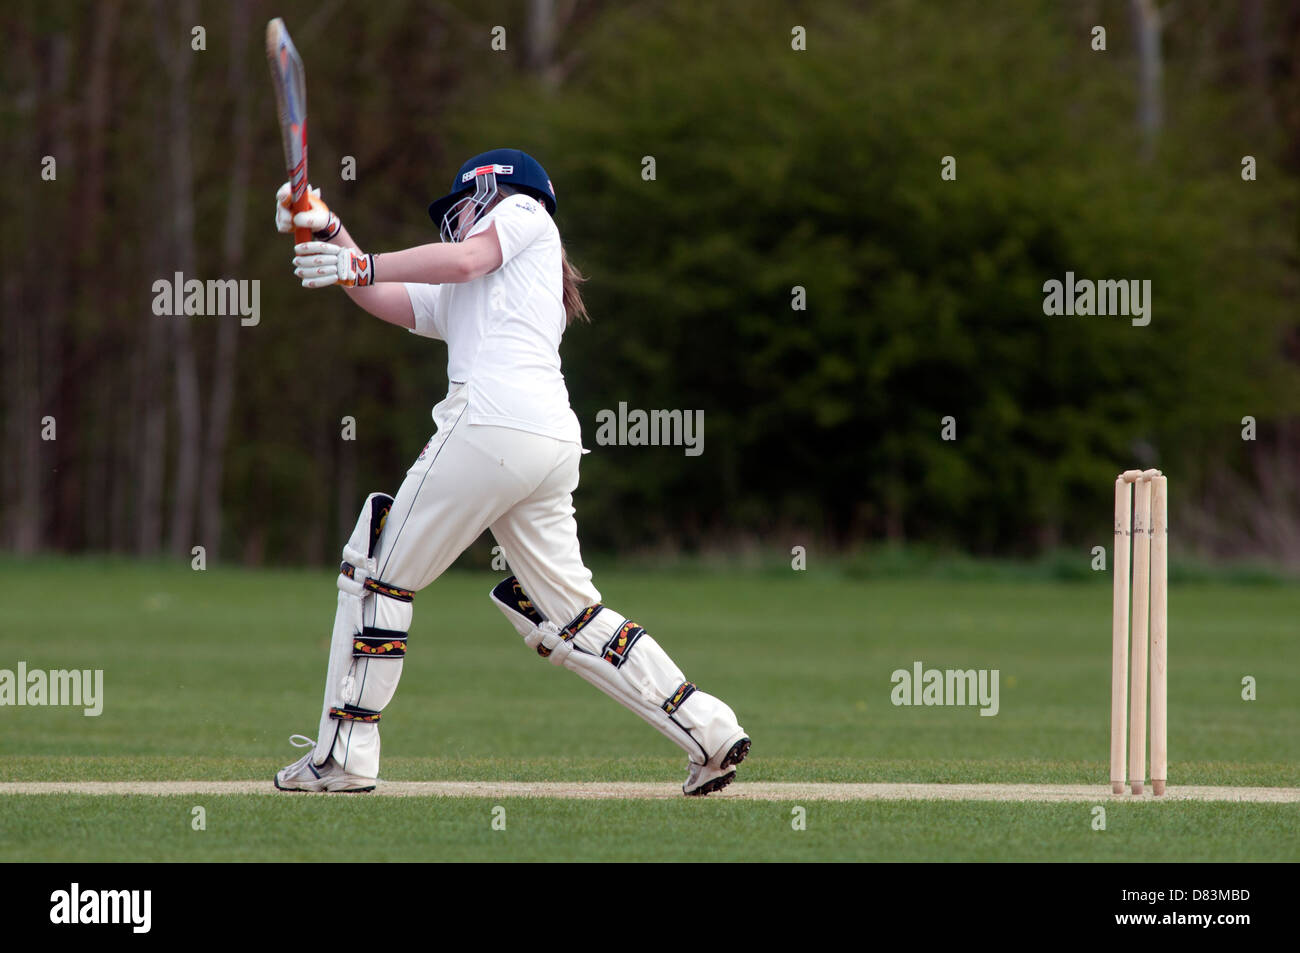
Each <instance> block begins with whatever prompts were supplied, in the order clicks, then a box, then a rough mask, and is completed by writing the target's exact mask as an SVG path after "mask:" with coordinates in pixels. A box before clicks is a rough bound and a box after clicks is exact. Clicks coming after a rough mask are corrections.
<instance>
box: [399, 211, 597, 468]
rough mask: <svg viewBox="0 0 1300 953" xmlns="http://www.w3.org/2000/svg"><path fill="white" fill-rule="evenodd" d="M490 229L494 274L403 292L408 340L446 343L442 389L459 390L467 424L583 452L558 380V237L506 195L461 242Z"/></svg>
mask: <svg viewBox="0 0 1300 953" xmlns="http://www.w3.org/2000/svg"><path fill="white" fill-rule="evenodd" d="M494 222H495V223H496V228H497V238H498V239H499V240H500V242H501V266H500V267H499V268H497V269H496V271H493V272H490V273H489V274H486V275H484V276H483V277H481V278H475V279H474V280H473V281H465V282H461V283H459V284H453V283H445V284H440V285H434V284H416V283H404V284H405V287H406V293H407V295H408V296H409V297H410V299H411V309H412V311H414V313H415V327H414V328H412V332H413V333H415V334H419V335H421V336H423V337H430V338H438V339H440V340H443V341H446V342H447V380H448V381H449V382H450V386H451V388H453V389H454V388H455V387H456V385H457V384H462V383H463V384H464V385H465V387H466V389H467V393H468V396H469V403H468V407H467V408H466V418H465V419H466V421H467V422H468V423H471V424H494V425H496V426H500V427H513V428H514V429H516V430H526V431H528V432H529V433H536V434H542V435H543V436H547V437H554V438H556V439H558V440H566V441H571V442H573V443H577V444H581V443H582V432H581V428H580V427H579V425H578V418H577V416H576V415H575V414H574V413H573V410H572V408H570V407H569V391H568V388H566V387H565V386H564V376H563V375H562V374H561V373H560V338H561V337H562V336H563V335H564V326H565V320H564V297H563V280H564V279H563V268H562V265H561V262H560V232H559V229H557V228H556V227H555V222H553V221H552V220H551V216H550V214H549V213H548V212H547V211H546V208H545V207H544V206H543V205H542V204H541V203H540V202H538V201H537V200H535V199H533V198H531V197H529V196H527V195H511V196H508V197H507V198H506V199H505V200H503V201H502V202H500V203H499V204H498V205H497V206H496V207H495V208H494V209H492V210H491V211H490V212H488V214H487V215H485V216H483V218H482V220H480V221H479V222H478V223H477V224H476V225H475V226H474V228H473V230H472V231H471V232H470V235H477V234H478V233H479V232H482V231H484V230H486V229H487V228H488V226H489V225H490V224H492V223H494Z"/></svg>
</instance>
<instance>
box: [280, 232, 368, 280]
mask: <svg viewBox="0 0 1300 953" xmlns="http://www.w3.org/2000/svg"><path fill="white" fill-rule="evenodd" d="M293 250H294V258H293V273H294V274H295V275H297V276H298V277H299V278H301V279H302V286H303V287H304V288H324V287H325V286H327V285H342V286H343V287H344V288H364V287H366V286H367V285H373V284H374V283H375V256H374V255H367V254H366V253H365V252H363V251H361V250H360V249H359V248H344V247H343V246H342V245H331V244H330V243H329V242H303V243H302V244H301V245H294V246H293Z"/></svg>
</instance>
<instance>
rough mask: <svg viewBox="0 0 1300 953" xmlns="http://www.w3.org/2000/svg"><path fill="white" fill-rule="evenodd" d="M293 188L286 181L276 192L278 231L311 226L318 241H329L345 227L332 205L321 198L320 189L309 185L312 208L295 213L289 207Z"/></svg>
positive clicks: (289, 230) (308, 197) (276, 225)
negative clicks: (331, 209)
mask: <svg viewBox="0 0 1300 953" xmlns="http://www.w3.org/2000/svg"><path fill="white" fill-rule="evenodd" d="M292 192H293V189H292V188H291V187H290V185H289V183H288V182H286V183H284V185H282V186H280V191H278V192H276V193H275V228H276V231H279V232H283V233H285V234H288V233H289V232H292V231H293V230H294V228H310V229H311V231H312V234H313V235H314V236H315V237H316V239H317V240H318V241H322V242H327V241H330V240H331V239H333V238H334V237H335V236H336V235H338V233H339V232H340V231H341V230H342V228H343V223H342V222H341V221H339V217H338V216H337V215H335V214H334V213H333V212H331V211H330V207H329V206H328V205H326V204H325V203H324V201H322V200H321V197H320V189H313V188H312V187H311V186H310V185H309V186H307V200H308V201H309V202H311V209H310V210H309V211H306V212H299V213H298V214H297V215H294V214H293V212H292V211H290V209H289V202H290V196H291V194H292Z"/></svg>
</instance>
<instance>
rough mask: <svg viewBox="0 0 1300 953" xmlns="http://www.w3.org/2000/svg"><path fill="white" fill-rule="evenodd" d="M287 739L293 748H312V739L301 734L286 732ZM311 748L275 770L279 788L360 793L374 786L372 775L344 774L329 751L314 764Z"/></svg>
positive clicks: (276, 784) (276, 782) (313, 744)
mask: <svg viewBox="0 0 1300 953" xmlns="http://www.w3.org/2000/svg"><path fill="white" fill-rule="evenodd" d="M289 743H290V744H291V745H293V746H294V747H295V748H315V747H316V742H315V741H313V740H312V739H310V738H307V737H304V736H303V735H290V736H289ZM311 757H312V752H310V751H309V752H307V754H305V755H303V756H302V757H301V758H299V759H298V760H297V761H295V762H294V763H293V764H291V765H289V766H288V767H287V768H281V769H280V770H279V771H277V772H276V774H275V786H276V787H277V788H279V789H280V790H281V791H314V792H317V793H320V792H328V793H340V794H361V793H363V792H365V791H373V790H374V789H375V779H374V778H363V777H359V776H357V775H355V774H348V773H347V772H346V771H344V770H343V769H342V768H340V767H339V765H338V762H337V761H335V760H334V756H333V755H331V756H330V757H329V760H327V761H326V762H325V763H324V764H322V765H320V766H319V767H317V766H316V765H314V764H312V763H311Z"/></svg>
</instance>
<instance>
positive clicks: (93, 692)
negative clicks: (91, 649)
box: [0, 662, 104, 718]
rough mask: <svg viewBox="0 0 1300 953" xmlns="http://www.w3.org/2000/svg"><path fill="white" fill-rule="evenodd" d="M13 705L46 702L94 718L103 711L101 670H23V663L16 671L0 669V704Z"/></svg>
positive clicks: (45, 703) (102, 672) (102, 671)
mask: <svg viewBox="0 0 1300 953" xmlns="http://www.w3.org/2000/svg"><path fill="white" fill-rule="evenodd" d="M6 705H14V706H17V707H22V706H24V705H33V706H40V705H49V706H55V707H61V706H65V705H66V706H70V707H73V708H84V709H85V711H84V712H83V714H85V716H86V717H87V718H95V717H98V716H99V714H100V713H101V712H103V710H104V670H103V669H102V668H96V669H89V668H88V669H84V670H83V669H75V668H74V669H63V668H55V669H50V670H49V671H45V670H43V669H32V670H31V671H30V672H29V671H28V670H27V663H26V662H19V663H18V670H17V671H16V672H15V671H13V670H12V669H7V668H0V707H4V706H6Z"/></svg>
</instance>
